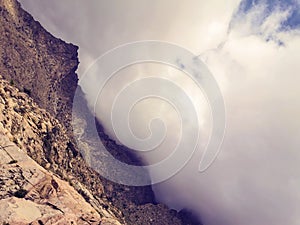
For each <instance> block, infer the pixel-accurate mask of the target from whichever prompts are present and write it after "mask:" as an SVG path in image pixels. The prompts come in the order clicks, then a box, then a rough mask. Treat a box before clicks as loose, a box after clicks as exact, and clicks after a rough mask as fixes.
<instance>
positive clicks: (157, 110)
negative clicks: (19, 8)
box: [21, 0, 300, 225]
mask: <svg viewBox="0 0 300 225" xmlns="http://www.w3.org/2000/svg"><path fill="white" fill-rule="evenodd" d="M21 2H22V3H23V4H24V5H25V7H26V8H28V9H29V11H30V12H32V13H33V14H34V15H35V17H36V18H38V19H39V20H40V21H41V22H42V24H43V25H45V26H46V27H47V29H49V30H50V31H51V32H53V33H54V34H56V35H57V36H59V37H61V38H63V39H65V40H68V41H71V42H74V43H76V44H78V45H79V46H80V61H81V62H82V63H81V66H80V69H79V75H80V76H81V75H82V74H83V71H84V70H85V69H86V68H87V67H88V65H89V64H90V63H91V62H92V61H93V59H95V58H96V57H98V56H99V55H101V54H103V53H104V52H105V51H107V50H109V49H111V48H113V47H116V46H117V45H119V44H123V43H126V42H131V41H136V40H144V39H157V40H163V41H168V42H173V43H176V44H178V45H181V46H184V47H186V48H188V49H190V50H191V51H192V52H194V53H195V54H199V55H200V56H199V57H200V58H201V59H202V60H203V61H204V62H205V63H206V64H207V66H208V67H209V69H210V70H211V72H212V74H213V75H214V76H215V79H216V80H217V81H218V84H219V86H220V88H221V91H222V93H223V96H224V99H225V104H226V111H227V130H226V136H225V139H224V143H223V145H222V151H221V154H220V155H219V157H218V159H217V160H216V161H215V163H214V164H213V166H212V167H210V168H209V170H207V171H205V172H204V173H199V172H198V165H199V159H200V158H201V155H202V153H203V147H204V146H205V145H206V144H207V141H208V136H209V133H210V131H211V128H212V118H211V117H210V113H209V108H208V105H207V103H206V102H205V97H204V95H203V93H202V92H201V91H200V90H199V88H198V87H196V86H195V85H194V84H193V82H192V81H191V80H190V79H187V78H186V75H185V74H183V73H181V72H179V71H176V70H175V69H174V68H170V67H165V66H163V65H159V64H145V65H135V66H131V67H128V68H126V69H124V70H122V71H120V72H119V74H118V76H116V77H114V78H113V80H112V82H111V83H109V84H108V86H107V87H106V89H105V90H104V93H105V95H104V99H103V102H104V104H103V106H102V108H101V107H100V108H99V109H98V110H99V111H98V113H99V115H100V117H101V118H100V119H101V121H102V122H103V123H104V125H105V128H106V129H107V130H108V131H109V132H110V133H111V134H112V132H113V130H112V128H111V125H110V124H109V121H110V114H109V112H108V109H109V107H110V106H111V104H112V101H113V98H114V96H116V94H117V93H118V90H120V89H122V88H123V87H124V86H126V84H128V83H129V82H130V81H132V80H135V79H138V78H141V77H147V76H148V77H149V76H157V77H162V76H164V77H167V78H169V79H170V78H172V80H173V81H174V82H176V83H177V84H179V85H180V86H181V87H182V88H183V90H184V91H185V92H186V93H188V95H189V96H191V97H192V99H193V101H194V104H195V105H196V106H199V107H197V113H198V115H199V118H200V119H201V120H200V121H199V124H198V125H197V124H196V127H197V126H199V127H200V132H201V135H202V136H201V139H200V147H199V150H198V151H197V152H196V154H195V156H194V157H193V158H192V159H191V161H190V162H189V164H188V165H187V166H186V167H185V168H184V169H183V170H181V171H180V172H179V173H178V174H176V175H175V176H174V177H173V178H171V179H170V180H168V181H166V182H164V183H161V184H158V185H155V186H154V190H155V193H156V196H157V197H158V200H160V201H162V202H165V203H167V204H169V205H170V206H172V207H176V208H178V209H180V208H182V207H187V208H192V209H193V210H194V211H195V212H197V214H198V215H201V217H202V219H203V221H204V224H205V225H219V224H222V225H241V224H243V225H265V224H272V225H281V224H289V225H298V224H299V221H300V216H299V211H300V191H299V186H300V179H299V177H300V172H299V171H300V168H299V167H300V166H299V162H300V152H299V150H298V149H299V146H300V143H299V142H300V139H299V135H300V130H299V127H300V120H299V119H298V116H299V115H300V101H299V97H300V89H299V81H300V76H299V71H300V64H299V52H300V36H299V29H296V28H298V27H299V24H300V23H299V22H297V21H299V20H298V19H297V18H299V14H298V12H297V10H298V9H299V1H298V3H297V4H298V5H296V1H292V0H291V1H254V0H253V1H242V4H240V1H238V0H236V1H235V0H232V1H219V0H212V1H209V2H207V1H196V0H191V1H187V2H184V3H183V2H181V1H164V2H162V1H158V0H157V1H151V2H146V1H133V0H131V1H126V3H125V2H124V3H123V2H119V1H110V2H109V3H108V2H107V1H90V2H89V4H87V3H86V2H85V3H83V2H81V1H74V0H72V1H70V0H69V1H68V0H66V1H64V2H62V1H58V0H53V1H39V2H37V1H33V0H26V1H21ZM298 11H299V10H298ZM96 82H97V81H96V80H94V81H91V83H90V84H88V83H87V84H85V85H86V86H85V87H84V89H85V91H88V90H89V89H91V88H92V87H93V84H94V83H96ZM91 90H92V89H91ZM174 94H176V93H174ZM88 97H89V100H90V102H93V101H92V99H94V98H95V91H94V92H93V93H90V94H89V95H88ZM168 114H170V116H169V119H168V118H166V115H168ZM153 116H156V117H160V118H166V120H165V121H166V124H167V125H169V129H168V132H169V133H168V135H169V137H168V138H169V139H167V140H166V141H165V142H164V144H163V145H162V146H161V148H160V149H158V150H155V151H154V152H152V153H151V154H150V155H146V156H145V157H146V160H147V161H148V162H149V163H152V162H155V161H157V160H160V159H162V158H164V157H165V156H166V155H168V154H169V153H170V151H169V150H168V149H172V148H170V146H171V147H172V146H173V145H174V143H175V141H176V140H177V139H178V132H177V130H178V127H179V123H178V115H177V114H176V113H175V112H174V111H172V107H170V106H169V105H168V104H166V103H165V102H159V101H157V100H152V101H150V100H149V101H148V102H147V101H146V102H143V103H142V104H141V105H139V106H137V107H136V108H135V109H134V110H133V112H132V114H131V125H132V128H133V130H134V131H135V134H136V135H137V136H139V137H146V136H147V135H149V129H148V127H147V125H148V121H149V120H150V119H151V118H152V117H153ZM190 126H191V130H193V129H194V128H195V124H194V126H193V125H190ZM132 144H133V145H134V143H132ZM152 176H155V174H152Z"/></svg>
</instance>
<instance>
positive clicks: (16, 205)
mask: <svg viewBox="0 0 300 225" xmlns="http://www.w3.org/2000/svg"><path fill="white" fill-rule="evenodd" d="M3 131H4V129H3V127H2V126H1V125H0V146H1V149H0V183H1V186H0V211H1V214H0V222H2V224H14V225H15V224H18V225H27V224H32V225H34V224H36V225H38V224H44V225H53V224H74V225H75V224H78V225H79V224H82V225H83V224H94V225H96V224H107V225H109V224H115V225H120V223H119V222H118V220H117V219H116V218H114V217H113V215H111V214H110V213H109V212H108V211H106V212H105V214H106V216H100V214H99V213H98V212H97V211H96V210H95V209H94V208H93V207H92V206H91V205H90V204H88V203H87V202H86V201H85V199H84V198H83V197H82V196H81V195H80V194H78V192H77V191H76V190H75V189H74V188H73V187H71V186H70V184H69V183H68V182H66V181H63V180H61V179H59V178H58V177H57V176H55V175H54V174H52V173H50V172H48V171H47V170H45V169H44V168H42V167H41V166H40V165H38V164H37V163H36V162H35V161H34V160H32V159H31V158H30V157H28V156H27V155H26V152H24V151H23V150H22V149H20V148H18V147H17V146H16V144H15V143H13V142H11V141H9V139H8V138H7V137H6V136H5V133H4V132H3Z"/></svg>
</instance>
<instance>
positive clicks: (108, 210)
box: [0, 0, 200, 225]
mask: <svg viewBox="0 0 300 225" xmlns="http://www.w3.org/2000/svg"><path fill="white" fill-rule="evenodd" d="M77 49H78V48H77V47H76V46H74V45H72V44H67V43H65V42H64V41H62V40H59V39H57V38H55V37H53V36H52V35H51V34H49V33H48V32H47V31H46V30H45V29H44V28H43V27H42V26H41V25H40V24H39V23H38V22H37V21H35V20H34V19H33V18H32V17H31V16H30V15H29V14H28V13H27V12H25V11H24V10H23V9H22V8H21V7H20V4H19V3H18V2H17V1H16V0H0V75H2V76H3V77H0V134H1V136H3V138H2V139H3V140H5V141H4V143H3V145H5V144H9V145H11V143H10V142H13V143H14V145H16V146H17V147H16V146H14V147H13V148H11V149H10V148H9V149H10V150H7V149H6V150H5V149H2V150H0V151H1V154H2V156H3V158H5V157H6V161H5V160H4V161H0V163H1V170H2V171H1V172H2V174H4V177H1V176H0V178H1V179H3V180H4V181H3V182H2V180H0V209H1V212H4V211H5V212H7V213H6V214H3V215H1V216H0V222H3V223H6V222H11V224H18V223H19V222H23V224H24V221H25V219H26V221H30V222H31V223H32V224H47V223H48V224H72V223H71V221H73V224H76V223H77V224H93V223H95V224H118V223H119V222H120V223H121V224H133V225H138V224H174V225H176V224H178V225H179V224H200V223H199V222H197V221H189V222H184V221H188V220H186V218H187V217H188V215H187V214H185V216H184V217H185V218H183V216H182V214H180V213H177V212H176V211H175V210H170V209H169V208H168V207H166V206H164V205H162V204H156V202H155V199H154V194H153V192H152V189H151V187H150V186H146V187H129V186H124V185H120V184H117V183H113V182H111V181H108V180H106V179H105V178H103V177H101V176H100V175H99V174H98V173H97V172H95V171H94V170H93V169H91V168H90V167H89V166H88V164H87V163H86V161H85V160H84V159H83V157H82V152H79V150H78V146H77V144H76V142H75V137H76V135H75V136H73V127H72V126H71V116H72V114H71V111H72V99H73V95H74V92H75V90H76V88H77V75H76V73H75V71H76V69H77V66H78V58H77ZM81 107H82V108H84V109H85V110H83V112H84V113H81V114H80V113H78V114H76V115H75V119H76V120H77V121H78V122H80V123H83V124H86V125H87V126H86V127H85V129H83V133H85V132H88V124H89V123H90V122H91V121H92V120H93V117H91V114H90V113H89V111H88V110H87V105H86V102H85V100H84V97H83V94H82V105H81ZM98 125H99V126H98V128H99V129H98V131H99V135H100V138H101V140H102V141H103V142H104V143H105V146H106V147H107V148H108V150H109V151H110V152H111V154H112V155H114V156H115V157H117V158H118V159H121V160H122V159H123V160H124V161H130V162H134V163H140V162H139V161H138V159H135V158H134V157H132V155H130V150H129V149H126V148H125V147H124V146H119V145H117V144H116V143H115V142H114V141H113V140H111V139H110V138H109V137H108V136H107V135H106V134H105V133H104V131H103V129H102V127H101V125H100V124H98ZM75 133H76V132H75ZM4 137H6V138H8V140H7V139H5V138H4ZM2 139H1V140H2ZM91 142H92V140H87V143H90V144H88V145H87V148H86V151H92V149H91V148H90V147H91V146H92V143H91ZM0 144H1V145H2V143H0ZM2 147H3V146H2ZM124 149H125V150H126V151H120V150H124ZM8 151H9V152H8ZM16 152H18V153H16ZM10 154H11V155H14V154H16V155H15V157H16V158H18V157H19V158H18V159H14V157H12V158H10V156H9V155H10ZM26 154H27V155H28V156H30V157H31V158H32V159H33V160H34V161H35V162H36V163H38V165H37V164H36V163H35V162H34V161H33V160H31V159H30V158H28V157H27V156H26ZM83 155H84V154H83ZM7 157H8V158H7ZM97 157H98V160H100V161H101V165H102V167H104V168H105V166H106V164H105V163H106V162H105V157H103V156H97ZM9 158H10V159H9ZM8 160H10V161H8ZM15 161H17V162H19V161H20V163H19V164H18V163H17V162H15ZM27 164H30V166H29V167H27V166H26V165H27ZM31 164H32V165H31ZM39 165H40V166H39ZM42 167H43V168H44V169H43V168H42ZM10 171H14V172H13V174H15V175H13V174H11V173H10ZM24 174H27V175H26V176H24ZM30 174H31V175H30ZM15 181H17V182H15ZM18 191H19V192H18ZM44 191H45V193H48V194H46V195H44ZM16 195H17V196H18V197H21V196H23V197H21V198H17V197H16ZM76 201H77V202H78V204H79V207H76V204H73V203H74V202H76ZM47 202H48V203H47ZM27 207H28V209H32V210H31V211H32V214H31V213H28V214H26V215H25V214H24V215H23V211H22V210H23V209H24V208H25V209H26V208H27ZM14 208H17V209H20V210H19V211H18V210H15V209H14ZM57 208H58V209H57ZM59 209H60V210H59ZM14 210H15V211H14ZM47 210H49V211H47ZM80 210H82V212H81V211H80ZM63 212H64V213H63ZM92 212H93V213H92ZM79 215H82V216H79ZM93 216H94V217H93ZM25 217H26V218H25ZM19 219H20V221H19ZM22 219H24V220H23V221H22ZM52 219H53V220H52ZM39 220H40V221H39ZM49 221H50V222H49ZM53 221H54V222H53ZM105 221H106V222H105ZM118 221H119V222H118ZM26 224H28V223H27V222H26Z"/></svg>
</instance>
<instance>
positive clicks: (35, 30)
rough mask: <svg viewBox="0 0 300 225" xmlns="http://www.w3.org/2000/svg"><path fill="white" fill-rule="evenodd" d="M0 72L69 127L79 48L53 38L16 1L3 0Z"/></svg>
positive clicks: (0, 9)
mask: <svg viewBox="0 0 300 225" xmlns="http://www.w3.org/2000/svg"><path fill="white" fill-rule="evenodd" d="M0 24H1V26H0V34H1V35H0V43H1V48H0V57H1V60H0V71H1V75H2V76H3V77H5V79H6V80H8V81H10V82H11V83H12V84H14V85H15V86H16V87H18V88H19V89H20V90H22V91H24V92H26V93H28V94H29V95H30V96H32V98H33V99H34V101H35V102H36V103H37V104H38V105H39V106H40V107H41V108H44V109H46V110H47V111H48V112H49V113H51V114H52V115H53V116H55V117H56V118H57V119H59V120H60V121H61V122H62V123H63V124H64V125H65V126H66V127H67V128H69V122H70V117H69V116H70V115H71V107H72V102H71V100H72V98H73V95H74V91H75V89H76V86H77V75H76V74H75V71H76V69H77V66H78V58H77V50H78V47H76V46H74V45H72V44H66V43H65V42H64V41H62V40H60V39H57V38H54V37H53V36H52V35H51V34H50V33H48V32H47V31H46V30H45V29H43V28H42V26H41V25H40V24H39V23H38V22H36V21H34V20H33V18H32V16H31V15H30V14H28V13H27V12H25V11H24V10H22V9H21V6H20V4H19V3H18V2H17V1H15V0H0Z"/></svg>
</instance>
